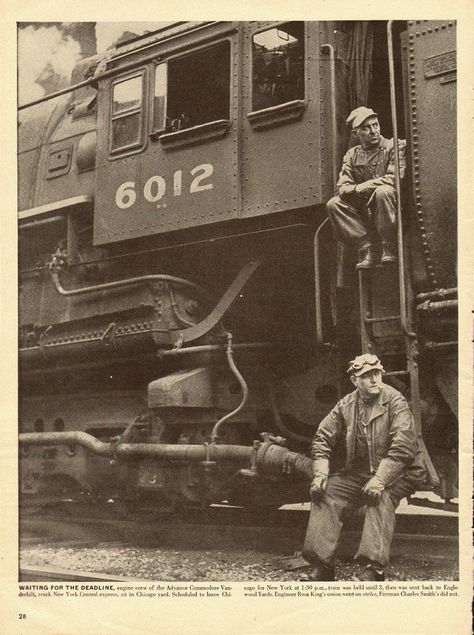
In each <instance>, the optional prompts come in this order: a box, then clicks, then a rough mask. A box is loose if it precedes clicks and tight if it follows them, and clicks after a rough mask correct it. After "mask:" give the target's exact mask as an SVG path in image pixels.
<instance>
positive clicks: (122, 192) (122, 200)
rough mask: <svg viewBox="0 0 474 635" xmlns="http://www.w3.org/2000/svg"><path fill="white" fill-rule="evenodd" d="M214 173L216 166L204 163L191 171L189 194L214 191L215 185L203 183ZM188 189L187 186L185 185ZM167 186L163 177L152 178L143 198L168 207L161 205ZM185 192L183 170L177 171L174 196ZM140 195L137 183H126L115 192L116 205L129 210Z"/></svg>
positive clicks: (145, 186) (159, 205) (161, 205)
mask: <svg viewBox="0 0 474 635" xmlns="http://www.w3.org/2000/svg"><path fill="white" fill-rule="evenodd" d="M213 172H214V166H213V165H212V164H211V163H202V164H201V165H197V166H196V167H195V168H193V169H192V170H190V174H191V176H192V177H194V178H193V179H192V181H191V182H190V184H189V193H190V194H195V193H196V192H204V191H205V190H212V188H213V187H214V185H213V183H203V181H205V180H206V179H208V178H210V177H211V176H212V174H213ZM185 187H186V185H185ZM166 189H167V184H166V180H165V178H164V177H163V176H160V175H156V176H150V178H149V179H147V181H146V182H145V184H144V186H143V197H144V198H145V200H147V201H148V202H149V203H156V204H157V205H156V206H157V207H166V203H160V202H159V201H161V199H162V198H163V197H164V195H165V194H166ZM182 192H183V170H176V171H175V172H174V174H173V196H181V194H182ZM137 197H138V193H137V190H136V181H125V182H124V183H121V184H120V185H119V186H118V188H117V191H116V192H115V204H116V205H117V207H118V208H120V209H128V208H129V207H132V206H133V205H134V204H135V203H136V201H137Z"/></svg>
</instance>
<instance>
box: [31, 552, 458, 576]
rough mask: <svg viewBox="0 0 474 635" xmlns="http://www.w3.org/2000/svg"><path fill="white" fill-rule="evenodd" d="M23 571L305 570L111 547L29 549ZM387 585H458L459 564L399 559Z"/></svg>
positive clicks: (251, 559)
mask: <svg viewBox="0 0 474 635" xmlns="http://www.w3.org/2000/svg"><path fill="white" fill-rule="evenodd" d="M20 565H21V566H23V565H34V566H37V567H44V568H48V567H51V568H55V567H57V568H62V569H67V570H70V571H78V572H80V571H88V572H95V573H105V574H108V575H114V574H115V575H118V576H125V577H128V578H135V579H137V580H155V581H156V580H163V581H170V580H173V581H181V582H188V581H191V580H192V581H197V580H202V581H216V582H218V581H231V582H244V581H246V580H298V579H299V578H300V576H301V573H302V571H303V570H302V569H297V570H289V571H288V570H286V569H285V566H284V564H283V563H282V558H281V556H279V555H275V554H274V553H262V552H261V551H256V550H251V549H250V550H242V549H238V550H236V549H229V550H226V551H222V550H212V549H206V550H202V549H196V550H195V549H186V550H180V551H175V550H173V549H170V548H154V547H152V548H150V547H149V548H147V547H136V546H131V545H127V544H117V543H115V544H114V543H107V544H98V545H97V546H95V547H91V546H88V547H84V546H78V545H73V544H71V543H57V544H54V545H51V544H36V545H25V546H23V547H22V549H21V560H20ZM358 570H359V569H358V566H357V565H356V564H355V563H354V562H353V561H351V560H350V559H344V560H342V561H340V562H339V563H338V566H337V578H338V579H339V580H354V579H355V576H356V575H357V571H358ZM386 573H387V579H390V580H395V581H410V580H426V581H428V580H456V579H458V571H457V567H456V565H455V563H453V562H449V561H447V560H433V559H429V558H426V559H425V558H420V559H416V560H414V559H410V558H403V557H397V558H396V559H394V560H393V562H392V563H391V565H390V567H388V569H387V571H386Z"/></svg>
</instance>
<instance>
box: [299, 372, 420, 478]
mask: <svg viewBox="0 0 474 635" xmlns="http://www.w3.org/2000/svg"><path fill="white" fill-rule="evenodd" d="M358 399H359V392H358V390H355V391H354V392H352V393H350V394H348V395H346V396H345V397H343V398H342V399H341V400H340V401H338V403H337V404H336V405H335V406H334V408H333V409H332V410H331V412H330V413H329V414H328V415H327V416H326V417H325V418H324V419H323V420H322V421H321V423H320V424H319V427H318V430H317V431H316V434H315V435H314V438H313V443H312V447H311V454H312V457H313V459H315V460H316V459H326V460H329V465H330V471H332V472H335V471H341V470H350V469H351V467H352V464H353V461H354V453H355V441H356V427H357V410H358ZM368 425H369V438H370V439H371V444H370V446H369V456H370V464H371V471H372V472H374V473H375V474H376V475H377V476H379V477H380V478H381V479H382V481H383V482H384V483H385V484H386V485H390V483H393V482H394V481H396V480H397V479H398V478H399V477H401V476H406V477H407V478H408V480H409V481H411V482H412V483H413V484H414V485H415V486H416V485H420V484H421V483H422V482H423V480H424V478H425V468H424V461H423V456H422V453H421V449H420V447H419V444H418V437H417V432H416V429H415V423H414V421H413V416H412V414H411V411H410V408H409V407H408V403H407V401H406V399H405V398H404V397H403V395H402V394H401V393H399V392H398V390H395V388H392V387H391V386H388V385H387V384H383V387H382V390H381V391H380V393H379V395H378V397H377V400H376V402H375V404H374V407H373V409H372V414H371V417H370V421H369V424H368Z"/></svg>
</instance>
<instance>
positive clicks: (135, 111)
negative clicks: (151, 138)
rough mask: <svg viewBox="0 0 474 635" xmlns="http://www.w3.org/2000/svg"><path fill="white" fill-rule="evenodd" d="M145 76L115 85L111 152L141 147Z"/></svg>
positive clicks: (138, 76) (113, 89) (113, 91)
mask: <svg viewBox="0 0 474 635" xmlns="http://www.w3.org/2000/svg"><path fill="white" fill-rule="evenodd" d="M142 106H143V74H141V75H137V76H135V77H131V78H130V79H126V80H123V81H119V82H116V83H114V84H113V88H112V129H111V142H110V151H111V152H118V151H123V150H128V149H130V148H134V147H137V146H140V145H141V143H142V126H143V112H142Z"/></svg>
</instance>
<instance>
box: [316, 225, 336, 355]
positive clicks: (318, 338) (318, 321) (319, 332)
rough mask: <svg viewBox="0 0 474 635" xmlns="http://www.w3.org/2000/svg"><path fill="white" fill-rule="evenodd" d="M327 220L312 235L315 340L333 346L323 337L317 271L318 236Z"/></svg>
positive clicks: (324, 345)
mask: <svg viewBox="0 0 474 635" xmlns="http://www.w3.org/2000/svg"><path fill="white" fill-rule="evenodd" d="M328 221H329V218H325V219H324V220H323V222H322V223H321V225H320V226H319V227H318V229H317V230H316V233H315V235H314V297H315V304H316V342H317V344H318V346H323V347H325V348H327V347H333V344H331V342H325V341H324V338H323V318H322V310H321V276H320V273H319V237H320V234H321V230H322V228H323V227H324V226H325V225H326V223H327V222H328Z"/></svg>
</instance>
